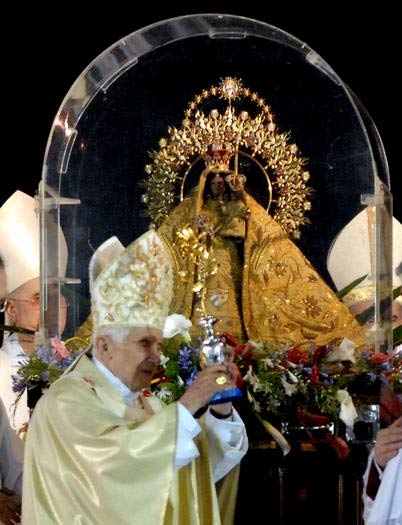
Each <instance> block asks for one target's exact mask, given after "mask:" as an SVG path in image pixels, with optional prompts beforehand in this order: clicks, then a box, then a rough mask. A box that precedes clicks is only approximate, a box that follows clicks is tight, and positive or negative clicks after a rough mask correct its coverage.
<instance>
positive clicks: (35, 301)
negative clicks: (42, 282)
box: [5, 292, 40, 307]
mask: <svg viewBox="0 0 402 525" xmlns="http://www.w3.org/2000/svg"><path fill="white" fill-rule="evenodd" d="M8 301H17V302H19V303H31V304H32V306H39V303H40V294H39V292H38V293H35V294H34V295H33V296H32V297H31V298H30V299H15V298H14V297H8V298H7V299H6V301H5V302H6V304H5V307H6V306H7V303H8Z"/></svg>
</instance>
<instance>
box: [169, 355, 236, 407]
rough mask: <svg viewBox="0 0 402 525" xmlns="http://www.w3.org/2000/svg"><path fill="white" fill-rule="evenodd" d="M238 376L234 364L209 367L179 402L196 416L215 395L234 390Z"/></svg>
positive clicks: (202, 371) (200, 374)
mask: <svg viewBox="0 0 402 525" xmlns="http://www.w3.org/2000/svg"><path fill="white" fill-rule="evenodd" d="M237 376H238V369H237V366H236V365H235V364H233V363H224V364H218V365H210V366H207V367H205V368H204V369H203V370H201V372H200V373H199V374H198V376H197V377H196V379H195V381H194V382H193V383H192V384H191V385H190V387H189V388H188V389H187V391H186V393H185V394H183V396H182V397H181V398H180V400H179V401H180V403H182V404H183V405H184V406H185V407H186V408H187V410H189V412H191V414H195V413H196V412H197V411H198V410H199V409H200V408H202V407H204V406H205V405H207V404H208V403H209V401H210V399H211V397H212V396H213V395H214V394H216V393H217V392H221V391H222V390H227V389H229V388H234V387H235V385H236V380H237Z"/></svg>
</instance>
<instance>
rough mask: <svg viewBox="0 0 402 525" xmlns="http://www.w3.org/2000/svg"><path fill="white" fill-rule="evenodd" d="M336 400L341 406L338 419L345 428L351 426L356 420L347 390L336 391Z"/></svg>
mask: <svg viewBox="0 0 402 525" xmlns="http://www.w3.org/2000/svg"><path fill="white" fill-rule="evenodd" d="M336 398H337V400H338V403H339V404H340V405H341V408H340V412H339V417H340V418H341V419H342V421H343V422H344V423H345V425H346V426H347V427H351V426H353V423H354V422H355V420H356V419H357V412H356V408H355V405H354V404H353V400H352V398H351V396H350V394H349V392H348V391H347V390H338V392H337V393H336Z"/></svg>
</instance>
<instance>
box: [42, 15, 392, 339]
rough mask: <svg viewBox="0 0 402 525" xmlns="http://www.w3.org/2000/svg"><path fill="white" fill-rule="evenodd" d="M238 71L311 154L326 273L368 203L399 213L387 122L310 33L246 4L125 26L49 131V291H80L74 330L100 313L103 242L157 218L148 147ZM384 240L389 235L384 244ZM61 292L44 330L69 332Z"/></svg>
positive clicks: (314, 237) (307, 239)
mask: <svg viewBox="0 0 402 525" xmlns="http://www.w3.org/2000/svg"><path fill="white" fill-rule="evenodd" d="M227 76H231V77H235V78H239V79H241V80H242V82H243V85H244V86H247V87H249V88H250V89H251V90H252V91H255V92H257V93H258V94H259V95H260V96H261V97H262V98H263V99H264V100H265V101H266V102H267V104H268V105H269V107H270V108H271V109H272V112H273V114H274V115H275V119H276V124H277V126H278V129H279V130H280V131H281V132H283V133H289V136H290V138H289V141H290V143H295V144H297V146H298V148H299V151H300V153H301V155H302V156H303V157H305V158H306V159H308V160H307V169H308V171H309V174H310V180H309V183H308V184H309V185H310V186H311V188H312V189H313V190H314V191H313V194H312V197H311V208H312V209H311V211H309V212H308V213H307V215H308V218H309V220H310V222H311V225H310V226H306V227H304V228H303V229H302V235H301V238H300V240H299V241H297V242H298V245H299V247H300V248H301V249H302V251H303V253H304V254H305V255H306V256H307V258H308V259H309V260H310V261H311V262H312V264H313V265H314V266H315V267H316V268H317V269H318V271H319V273H320V274H321V275H322V276H323V277H324V279H325V280H327V281H328V282H329V283H331V278H330V276H329V274H328V272H327V268H326V259H327V253H328V250H329V249H330V246H331V243H332V241H333V239H334V238H335V237H336V235H337V233H338V232H339V231H340V230H341V229H342V228H343V227H344V226H345V225H346V224H347V223H348V222H349V221H350V220H351V219H352V218H353V217H354V216H355V215H356V214H357V213H358V212H359V211H361V210H362V209H364V207H365V206H368V205H372V206H373V205H374V206H377V208H376V209H377V210H379V209H380V208H381V206H382V207H383V208H384V209H385V211H386V213H385V216H386V217H387V218H384V219H383V222H386V221H387V220H388V223H389V222H390V213H389V200H390V198H389V196H388V187H389V174H388V168H387V163H386V158H385V154H384V151H383V148H382V144H381V141H380V140H378V136H376V130H375V126H374V125H373V124H372V122H371V119H370V118H369V116H368V115H367V114H366V113H365V111H364V110H363V109H362V108H361V104H360V103H359V101H358V99H357V98H356V97H355V95H354V94H353V93H351V92H350V90H349V89H348V87H347V86H346V85H345V84H344V83H343V82H342V80H341V79H340V78H339V76H338V75H337V74H336V73H335V72H334V71H333V69H332V68H331V67H330V66H329V65H328V64H327V63H326V62H325V60H324V59H322V58H321V57H320V56H319V55H318V54H317V53H315V52H314V51H313V50H312V49H311V48H310V47H309V46H308V45H307V44H305V43H304V42H301V41H300V40H298V39H297V38H295V37H293V36H292V35H290V34H288V33H286V32H285V31H282V30H280V29H278V28H275V27H273V26H270V25H269V24H266V23H264V22H260V21H257V20H251V19H248V18H244V17H239V16H234V15H218V14H200V15H189V16H183V17H178V18H174V19H170V20H165V21H161V22H158V23H156V24H153V25H150V26H148V27H145V28H142V29H140V30H138V31H135V32H134V33H132V34H130V35H127V36H126V37H124V38H122V39H121V40H119V41H118V42H116V43H115V44H113V45H112V46H110V47H109V48H108V49H106V50H105V51H104V52H103V53H102V54H101V55H99V56H98V57H97V58H96V59H95V60H94V61H93V62H92V63H91V64H89V66H88V67H87V68H86V69H85V70H84V71H83V73H82V74H81V75H80V76H79V77H78V79H77V80H76V81H75V82H74V84H73V85H72V87H71V89H70V90H69V92H68V93H67V95H66V97H65V99H64V101H63V103H62V105H61V107H60V109H59V111H58V112H57V115H56V117H55V120H54V123H53V126H52V129H51V132H50V135H49V140H48V144H47V148H46V154H45V159H44V166H43V174H42V183H41V192H40V193H41V210H42V224H43V228H42V248H41V249H42V261H43V263H42V287H43V289H42V292H43V294H44V296H46V297H47V296H48V295H49V294H48V293H47V289H48V285H49V283H50V284H52V285H55V286H56V287H57V288H58V289H59V290H60V289H61V288H63V289H64V290H65V291H64V293H67V294H68V295H69V296H70V297H69V299H70V305H71V306H70V309H69V317H68V322H67V327H66V329H65V331H64V336H71V335H73V334H74V333H75V331H76V329H77V327H78V326H79V325H80V324H81V323H82V322H83V321H84V320H85V318H86V316H87V315H88V312H89V291H88V277H87V269H88V262H89V259H90V256H91V254H92V253H93V250H94V249H96V248H97V246H99V245H100V244H101V243H102V242H103V241H104V240H105V239H106V238H108V237H110V236H111V235H117V236H118V237H119V238H120V240H121V241H122V242H123V244H128V243H129V242H131V241H132V240H133V239H134V238H136V237H137V236H138V235H140V234H141V233H142V232H143V231H145V230H146V229H147V227H148V225H149V219H147V218H146V217H143V213H144V206H143V203H142V198H141V197H142V194H143V190H142V189H141V182H143V181H144V180H145V178H146V177H147V174H146V172H145V171H144V168H145V167H146V166H147V165H148V164H149V163H150V157H149V153H148V152H149V151H151V150H157V149H158V144H159V140H160V138H161V137H166V136H168V128H169V127H171V126H176V127H179V126H180V125H181V122H182V120H183V116H184V111H185V110H186V107H187V104H188V103H189V101H190V100H192V99H193V97H194V96H195V95H196V94H197V93H200V92H202V90H204V89H209V88H210V86H212V85H217V84H218V83H219V82H220V80H221V79H222V78H224V77H227ZM254 193H258V187H257V188H254ZM370 196H371V197H373V198H372V199H371V200H370ZM380 201H381V202H380ZM384 203H385V204H384ZM383 215H384V214H383ZM378 217H379V218H378V222H379V223H380V222H381V220H380V214H378ZM54 222H56V223H58V222H59V223H60V224H61V226H62V229H63V231H64V235H65V237H66V240H67V246H68V252H69V253H68V266H67V275H66V276H64V275H60V270H59V269H60V268H61V267H62V264H60V263H59V262H58V259H61V257H62V254H61V253H60V244H61V243H60V242H59V239H58V236H57V234H55V235H52V234H51V228H50V226H49V225H50V224H52V223H54ZM378 227H379V226H378ZM382 242H383V240H382V237H380V236H379V237H378V239H377V243H378V246H380V245H381V243H382ZM387 249H389V248H387ZM55 259H56V264H54V262H55ZM385 259H386V260H388V262H384V263H382V262H381V261H379V260H378V261H377V263H376V264H377V266H378V268H377V270H375V271H374V274H376V275H378V277H377V279H379V278H380V277H379V275H380V274H381V275H382V276H384V275H385V277H383V278H384V279H386V280H387V279H388V282H389V281H390V275H391V273H392V272H391V269H390V264H389V257H385ZM50 261H52V264H50ZM380 265H382V266H385V267H384V268H382V267H381V271H380ZM55 268H56V269H55ZM49 301H50V299H49V297H48V299H47V301H45V302H44V308H43V311H42V318H41V332H42V335H43V337H46V335H47V334H50V335H53V334H55V333H59V332H60V329H59V325H60V319H59V317H60V315H59V314H60V313H59V312H58V307H57V305H56V304H50V302H49ZM50 311H52V312H53V313H52V315H51V316H50V315H49V312H50Z"/></svg>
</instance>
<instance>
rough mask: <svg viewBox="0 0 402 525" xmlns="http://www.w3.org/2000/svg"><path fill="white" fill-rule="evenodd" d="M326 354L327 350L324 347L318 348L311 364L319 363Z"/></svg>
mask: <svg viewBox="0 0 402 525" xmlns="http://www.w3.org/2000/svg"><path fill="white" fill-rule="evenodd" d="M326 352H327V348H326V347H325V346H318V347H317V348H316V349H315V351H314V354H313V363H319V362H320V361H321V359H322V358H323V357H324V355H325V354H326Z"/></svg>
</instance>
